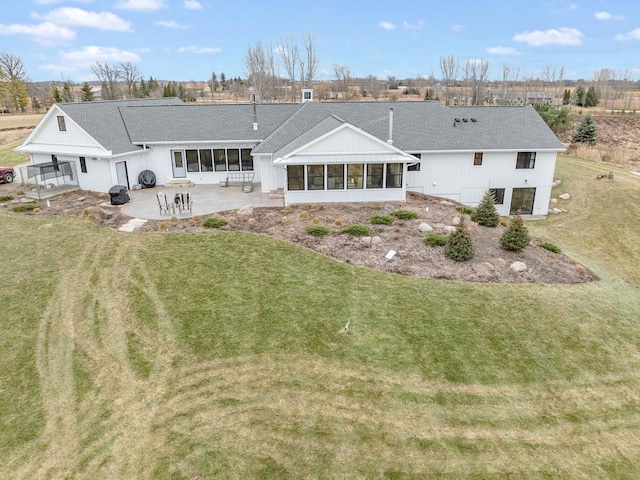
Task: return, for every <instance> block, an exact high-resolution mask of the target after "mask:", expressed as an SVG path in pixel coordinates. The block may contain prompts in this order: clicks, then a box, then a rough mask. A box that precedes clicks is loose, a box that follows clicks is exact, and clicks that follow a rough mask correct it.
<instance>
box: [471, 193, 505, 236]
mask: <svg viewBox="0 0 640 480" xmlns="http://www.w3.org/2000/svg"><path fill="white" fill-rule="evenodd" d="M471 220H473V221H474V222H476V223H477V224H478V225H482V226H483V227H491V228H494V227H497V226H498V224H499V223H500V215H499V214H498V211H497V210H496V201H495V198H493V195H492V194H491V191H490V190H487V192H486V193H485V194H484V197H482V201H481V202H480V205H478V207H477V208H476V209H475V211H474V212H473V213H472V214H471Z"/></svg>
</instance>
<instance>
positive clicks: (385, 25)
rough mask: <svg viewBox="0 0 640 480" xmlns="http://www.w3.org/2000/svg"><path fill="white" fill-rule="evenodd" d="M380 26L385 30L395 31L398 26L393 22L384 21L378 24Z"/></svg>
mask: <svg viewBox="0 0 640 480" xmlns="http://www.w3.org/2000/svg"><path fill="white" fill-rule="evenodd" d="M378 26H379V27H380V28H382V29H383V30H395V28H396V26H395V25H394V24H393V23H391V22H385V21H382V22H380V23H378Z"/></svg>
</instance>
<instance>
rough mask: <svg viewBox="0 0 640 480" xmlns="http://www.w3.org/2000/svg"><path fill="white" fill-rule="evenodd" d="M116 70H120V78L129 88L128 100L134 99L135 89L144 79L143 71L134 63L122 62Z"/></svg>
mask: <svg viewBox="0 0 640 480" xmlns="http://www.w3.org/2000/svg"><path fill="white" fill-rule="evenodd" d="M116 68H117V69H118V70H120V78H121V79H122V81H124V84H125V85H126V86H127V98H132V90H133V87H134V85H135V84H136V83H138V82H139V81H140V79H141V78H142V71H141V70H140V68H138V66H137V65H136V64H135V63H133V62H120V64H118V66H117V67H116Z"/></svg>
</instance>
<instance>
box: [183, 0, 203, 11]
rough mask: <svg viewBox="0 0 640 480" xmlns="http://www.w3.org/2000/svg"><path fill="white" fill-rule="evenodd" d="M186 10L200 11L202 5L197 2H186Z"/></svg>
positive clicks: (187, 0) (191, 0)
mask: <svg viewBox="0 0 640 480" xmlns="http://www.w3.org/2000/svg"><path fill="white" fill-rule="evenodd" d="M184 8H186V9H187V10H200V9H201V8H202V4H201V3H200V2H198V1H197V0H184Z"/></svg>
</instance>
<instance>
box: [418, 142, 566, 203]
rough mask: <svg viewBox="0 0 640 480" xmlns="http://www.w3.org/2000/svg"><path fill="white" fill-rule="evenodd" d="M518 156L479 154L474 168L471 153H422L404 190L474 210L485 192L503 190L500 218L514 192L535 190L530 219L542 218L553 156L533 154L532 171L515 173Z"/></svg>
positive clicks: (549, 188)
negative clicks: (536, 216)
mask: <svg viewBox="0 0 640 480" xmlns="http://www.w3.org/2000/svg"><path fill="white" fill-rule="evenodd" d="M517 154H518V152H515V151H514V152H483V159H482V165H477V166H476V165H474V164H473V159H474V152H452V153H429V152H423V153H422V160H421V165H420V171H419V172H409V173H410V175H408V177H407V181H408V184H409V185H408V187H407V189H408V190H412V191H419V192H422V193H425V194H427V195H433V196H437V197H443V198H448V199H450V200H454V201H456V202H460V203H463V204H465V205H469V206H472V207H473V206H477V205H478V203H479V202H480V201H481V200H482V196H483V195H484V193H485V192H486V191H487V189H489V188H504V189H505V196H504V203H503V204H502V205H496V208H497V210H498V213H500V215H509V213H510V211H509V210H510V205H511V196H512V192H513V189H514V188H535V189H536V196H535V202H534V206H533V215H546V214H547V211H548V206H549V199H550V195H551V183H552V182H553V173H554V171H555V166H556V155H557V154H556V153H555V152H537V153H536V162H535V168H532V169H528V168H527V169H525V168H523V169H516V159H517Z"/></svg>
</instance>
